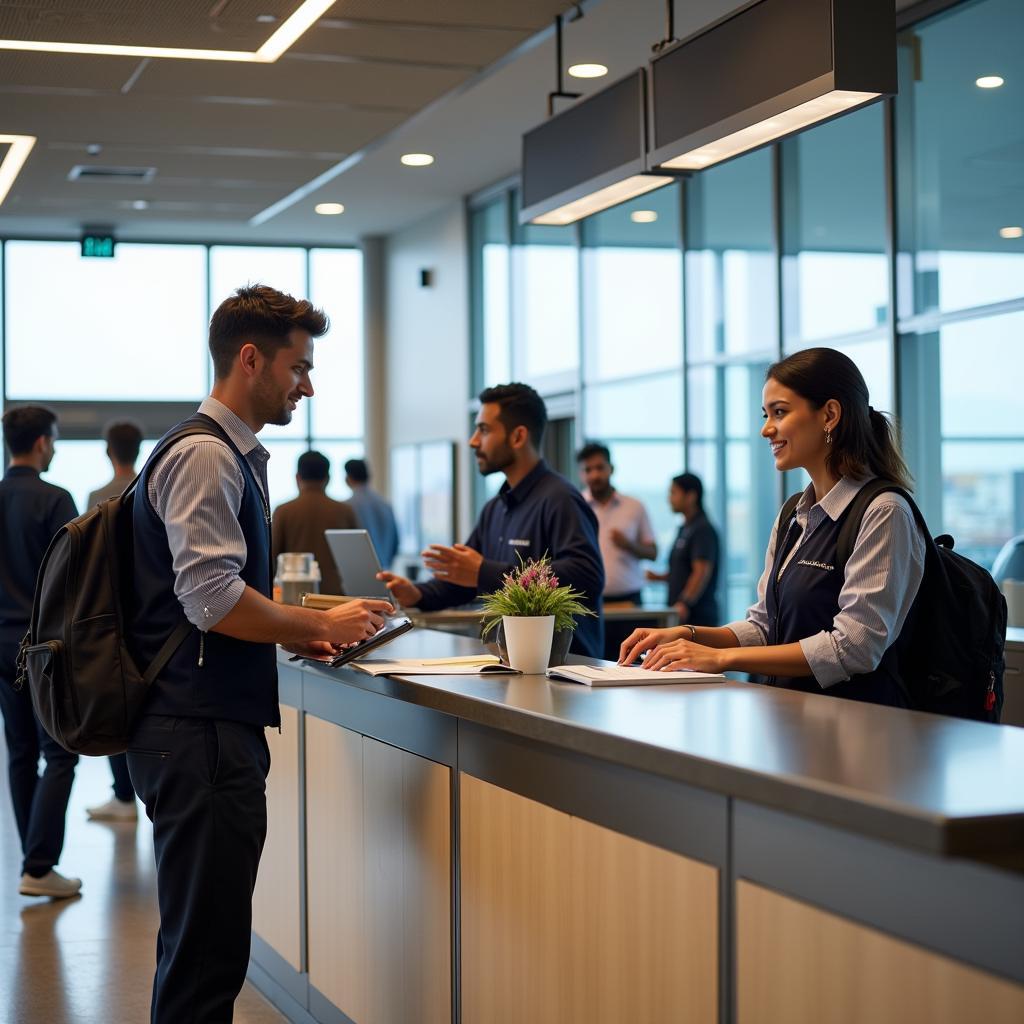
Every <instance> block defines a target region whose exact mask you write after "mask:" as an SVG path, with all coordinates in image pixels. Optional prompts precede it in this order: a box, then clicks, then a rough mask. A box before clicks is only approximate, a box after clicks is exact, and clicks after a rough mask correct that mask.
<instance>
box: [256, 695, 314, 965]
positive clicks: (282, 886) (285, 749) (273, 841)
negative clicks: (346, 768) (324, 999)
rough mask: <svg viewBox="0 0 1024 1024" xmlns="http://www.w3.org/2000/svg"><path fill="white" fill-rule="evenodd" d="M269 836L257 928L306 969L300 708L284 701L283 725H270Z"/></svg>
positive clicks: (259, 880)
mask: <svg viewBox="0 0 1024 1024" xmlns="http://www.w3.org/2000/svg"><path fill="white" fill-rule="evenodd" d="M266 737H267V745H268V746H269V747H270V775H269V776H267V841H266V844H265V845H264V847H263V856H262V857H261V858H260V869H259V874H258V875H257V877H256V891H255V892H254V893H253V898H252V930H253V931H254V932H255V933H256V934H257V935H259V937H260V938H261V939H263V941H264V942H266V943H267V945H269V946H271V947H272V948H273V949H274V950H276V951H277V952H278V953H280V955H281V956H282V957H283V958H284V959H285V960H286V961H287V962H288V963H289V964H291V966H292V967H294V968H295V970H297V971H301V970H302V946H301V942H300V929H301V922H300V916H299V904H300V900H301V894H300V892H299V713H298V711H296V710H295V708H292V707H288V706H287V705H282V706H281V731H280V732H277V731H275V730H271V729H268V730H267V731H266Z"/></svg>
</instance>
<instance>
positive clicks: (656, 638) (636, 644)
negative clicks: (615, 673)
mask: <svg viewBox="0 0 1024 1024" xmlns="http://www.w3.org/2000/svg"><path fill="white" fill-rule="evenodd" d="M679 635H680V631H679V629H678V628H676V627H672V628H669V629H651V628H649V627H642V628H640V629H634V630H633V632H632V633H630V634H629V636H627V637H626V639H625V640H623V641H622V646H621V647H620V648H619V664H620V665H632V664H633V662H634V661H636V659H637V658H639V657H640V655H641V654H643V653H644V651H650V650H652V649H653V648H655V647H657V646H659V645H660V644H667V643H671V642H672V641H673V640H675V639H676V637H678V636H679Z"/></svg>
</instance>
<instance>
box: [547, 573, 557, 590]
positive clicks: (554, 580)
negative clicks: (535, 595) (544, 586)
mask: <svg viewBox="0 0 1024 1024" xmlns="http://www.w3.org/2000/svg"><path fill="white" fill-rule="evenodd" d="M548 586H549V587H550V588H551V589H552V590H557V589H558V577H557V576H552V577H551V579H549V580H548Z"/></svg>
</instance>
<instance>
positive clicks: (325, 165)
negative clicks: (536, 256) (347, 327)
mask: <svg viewBox="0 0 1024 1024" xmlns="http://www.w3.org/2000/svg"><path fill="white" fill-rule="evenodd" d="M297 2H298V0H176V2H175V4H173V5H170V4H168V3H166V0H76V2H75V4H74V6H73V7H72V6H71V5H70V4H69V3H60V2H58V0H15V2H13V3H12V2H10V0H7V2H5V0H0V37H7V38H11V37H18V38H34V39H58V40H72V39H73V40H75V41H79V42H90V41H96V40H102V41H104V42H121V43H126V44H136V45H165V46H170V45H174V46H198V47H209V48H217V49H249V50H252V49H255V48H257V47H258V46H259V45H260V44H261V43H262V42H263V41H264V40H265V39H266V38H267V37H268V35H269V34H270V33H271V32H272V31H273V30H274V26H275V24H280V22H281V20H283V19H284V18H286V17H287V16H288V15H289V14H290V13H291V12H292V11H293V10H294V9H295V8H296V6H297ZM910 3H911V0H896V7H897V9H900V8H903V7H907V6H909V5H910ZM743 5H744V0H687V2H686V3H680V2H679V0H676V5H675V6H676V36H677V37H680V38H682V37H685V36H686V35H689V34H691V33H692V32H694V31H696V30H698V29H699V28H701V27H702V26H704V25H706V24H708V23H710V22H712V21H714V20H716V19H718V18H720V17H722V16H723V15H725V14H727V13H729V12H730V11H732V10H734V9H736V8H737V7H739V6H743ZM581 6H582V8H583V10H584V11H585V16H584V17H583V18H581V19H578V20H575V21H572V22H570V23H568V24H567V25H566V28H565V62H564V63H565V65H566V66H567V65H569V64H572V63H576V62H581V61H598V62H601V63H604V64H606V65H607V66H608V67H609V70H610V74H609V77H607V78H603V79H596V80H593V81H589V82H587V81H580V80H576V79H567V80H566V82H567V84H566V88H571V89H573V90H576V91H580V92H583V93H587V92H591V91H595V90H596V89H599V88H602V87H603V86H604V85H606V84H607V83H608V82H610V81H612V80H614V79H615V78H617V77H620V76H622V75H624V74H626V73H627V72H629V71H630V70H632V69H634V68H636V67H638V66H640V65H642V64H644V63H646V61H647V60H648V59H649V58H650V53H651V46H652V44H654V43H655V42H657V41H658V40H660V39H661V38H662V37H663V35H664V18H665V2H664V0H584V2H583V3H582V5H581ZM571 9H572V5H569V4H566V3H565V2H564V0H487V2H486V3H481V2H480V0H433V2H431V3H426V2H424V0H338V2H337V3H336V4H335V5H334V7H333V8H331V9H330V10H329V11H328V12H327V14H326V15H325V16H324V17H323V18H322V19H321V20H320V21H319V22H318V23H317V24H315V25H314V26H313V27H312V28H311V29H310V30H309V31H308V32H307V33H306V34H305V35H303V36H302V37H301V38H300V39H299V40H298V42H297V43H296V44H295V45H294V46H293V47H292V48H291V49H290V50H289V51H288V52H286V53H285V54H284V55H283V56H282V57H281V58H280V59H279V60H278V61H277V62H276V63H275V64H238V63H222V62H213V61H185V60H162V59H150V60H142V61H140V60H138V59H136V58H127V57H107V56H84V55H59V54H36V53H28V52H3V51H0V133H4V132H8V133H14V134H18V133H23V134H31V135H36V136H38V138H39V142H38V143H37V145H36V147H35V149H34V150H33V152H32V154H31V156H30V158H29V160H28V162H27V163H26V165H25V168H24V169H23V171H22V174H21V175H20V176H19V178H18V180H17V181H16V182H15V185H14V188H13V189H12V192H11V194H10V195H9V196H8V198H7V200H6V202H5V203H4V204H3V206H2V207H0V235H4V236H7V237H12V236H19V235H20V236H30V237H57V236H63V237H69V236H70V237H74V236H76V235H77V234H78V233H79V232H80V230H81V228H82V227H83V226H95V227H110V228H113V229H115V231H116V234H117V236H118V237H119V238H122V239H125V240H129V239H165V240H192V241H238V242H253V243H255V242H308V243H334V244H344V243H351V242H355V241H358V239H359V238H361V237H364V236H371V235H386V234H389V233H391V232H393V231H396V230H399V229H401V228H402V227H404V226H406V225H408V224H410V223H413V222H415V221H417V220H419V219H421V218H423V217H425V216H427V215H429V214H430V213H432V212H434V211H436V210H437V209H439V208H440V207H442V206H444V205H447V204H449V203H451V202H453V201H457V200H458V199H460V198H461V197H462V196H464V195H466V194H469V193H471V192H474V191H476V190H478V189H480V188H482V187H485V186H487V185H488V184H491V183H493V182H496V181H499V180H501V179H502V178H506V177H508V176H509V175H510V174H513V173H514V172H515V171H516V169H517V167H518V164H519V142H520V137H521V135H522V133H523V132H524V131H526V130H528V129H529V128H531V127H533V126H534V125H536V124H537V123H539V122H540V121H541V120H543V118H544V116H545V114H546V97H547V93H548V92H549V91H550V90H551V89H552V88H553V85H554V73H555V68H554V43H553V32H552V30H551V22H552V19H553V18H554V16H555V14H556V13H558V12H564V11H569V10H571ZM172 10H173V17H172V16H170V13H169V12H170V11H172ZM268 19H272V20H268ZM90 145H99V146H100V147H101V151H100V152H99V153H98V154H96V155H90V154H89V146H90ZM409 151H426V152H430V153H433V154H435V155H436V157H437V160H436V163H435V164H434V165H433V166H431V167H427V168H407V167H404V166H402V165H401V163H400V162H399V159H398V158H399V156H400V155H401V154H402V153H404V152H409ZM90 164H92V165H98V166H109V165H115V166H127V167H143V168H148V167H152V168H155V169H156V172H155V174H154V175H153V177H152V179H151V181H149V183H146V184H115V183H111V182H106V181H100V182H97V181H69V180H68V174H69V172H70V171H71V169H72V167H74V166H75V165H90ZM138 200H145V201H146V203H147V204H148V207H147V208H146V209H144V210H138V209H134V208H133V203H135V202H136V201H138ZM319 202H341V203H344V204H345V207H346V211H345V213H344V214H342V215H341V216H338V217H322V216H318V215H316V214H315V213H314V212H313V206H314V205H315V204H316V203H319Z"/></svg>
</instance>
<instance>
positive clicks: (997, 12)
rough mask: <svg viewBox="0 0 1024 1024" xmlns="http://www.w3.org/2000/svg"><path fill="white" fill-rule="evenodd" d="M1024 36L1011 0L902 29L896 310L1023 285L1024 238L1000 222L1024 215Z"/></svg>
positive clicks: (937, 305)
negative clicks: (987, 81)
mask: <svg viewBox="0 0 1024 1024" xmlns="http://www.w3.org/2000/svg"><path fill="white" fill-rule="evenodd" d="M1022 39H1024V4H1021V3H1020V2H1019V0H985V2H983V3H965V4H962V5H959V6H957V7H955V8H954V9H953V10H951V11H948V12H946V13H945V14H943V15H940V16H938V17H936V18H933V19H931V20H930V21H926V22H923V23H921V24H918V25H915V26H914V27H913V28H912V29H910V30H908V31H907V32H906V33H905V34H904V36H903V38H902V39H901V43H902V44H903V45H902V46H901V47H900V54H901V62H902V63H901V69H900V70H901V75H900V89H899V94H898V97H897V100H896V116H897V126H898V134H897V139H898V150H897V154H896V169H897V174H898V178H899V183H900V192H899V203H898V204H897V211H898V213H899V215H900V217H899V238H898V246H899V253H900V259H899V270H900V284H901V303H900V314H901V316H910V315H911V314H913V313H926V312H929V311H934V310H941V311H943V312H946V311H950V310H958V309H966V308H970V307H975V306H982V305H986V304H989V303H993V302H1004V301H1007V300H1012V299H1019V298H1020V297H1021V294H1022V292H1024V238H1021V237H1015V235H1016V232H1013V231H1010V232H1009V233H1008V234H1009V237H1007V236H1006V235H1007V233H1006V232H1005V231H1004V229H1006V228H1018V229H1019V228H1020V227H1021V226H1022V225H1024V203H1022V199H1024V172H1022V165H1024V156H1022V152H1024V150H1022V146H1024V117H1022V116H1021V111H1022V110H1024V64H1022V56H1021V40H1022ZM993 77H996V78H1000V79H1002V84H1001V85H999V86H998V87H996V88H981V87H980V86H979V85H978V84H976V83H977V81H978V79H984V78H993ZM1001 232H1003V233H1002V234H1001Z"/></svg>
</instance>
